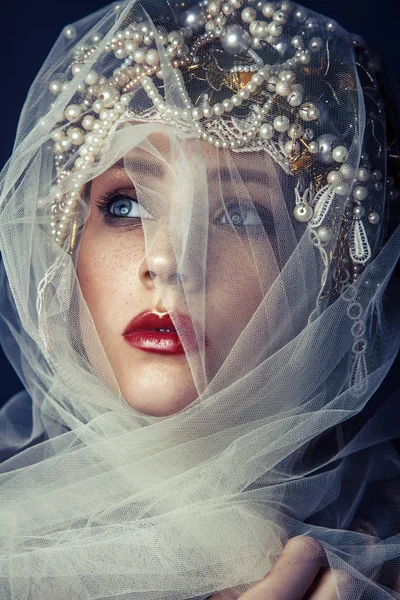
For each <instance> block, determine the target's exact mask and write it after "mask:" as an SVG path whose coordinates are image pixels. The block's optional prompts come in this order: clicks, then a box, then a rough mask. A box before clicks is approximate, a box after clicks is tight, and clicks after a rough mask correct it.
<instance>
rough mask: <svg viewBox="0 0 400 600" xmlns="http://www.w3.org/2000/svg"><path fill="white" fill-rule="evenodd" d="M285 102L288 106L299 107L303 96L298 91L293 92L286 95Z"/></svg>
mask: <svg viewBox="0 0 400 600" xmlns="http://www.w3.org/2000/svg"><path fill="white" fill-rule="evenodd" d="M287 101H288V103H289V104H290V106H300V104H301V103H302V102H303V95H302V94H301V93H300V92H299V91H297V90H293V91H291V92H290V94H289V95H288V97H287Z"/></svg>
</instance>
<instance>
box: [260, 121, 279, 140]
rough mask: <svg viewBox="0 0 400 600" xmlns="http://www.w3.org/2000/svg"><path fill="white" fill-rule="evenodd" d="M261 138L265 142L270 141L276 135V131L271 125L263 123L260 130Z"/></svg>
mask: <svg viewBox="0 0 400 600" xmlns="http://www.w3.org/2000/svg"><path fill="white" fill-rule="evenodd" d="M258 133H259V136H260V138H261V139H263V140H270V139H271V138H273V137H274V135H275V130H274V128H273V127H272V125H271V124H270V123H263V124H262V125H261V127H260V129H259V130H258Z"/></svg>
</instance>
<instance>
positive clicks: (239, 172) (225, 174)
mask: <svg viewBox="0 0 400 600" xmlns="http://www.w3.org/2000/svg"><path fill="white" fill-rule="evenodd" d="M210 176H211V178H212V179H219V180H220V181H223V182H228V183H229V182H232V183H235V182H238V179H239V181H240V183H250V182H254V183H259V184H261V185H266V186H269V185H270V183H271V177H270V176H269V174H268V173H267V172H266V171H259V170H257V169H239V168H236V169H235V171H233V172H232V171H231V169H229V168H228V167H222V168H220V169H214V170H212V171H211V172H210Z"/></svg>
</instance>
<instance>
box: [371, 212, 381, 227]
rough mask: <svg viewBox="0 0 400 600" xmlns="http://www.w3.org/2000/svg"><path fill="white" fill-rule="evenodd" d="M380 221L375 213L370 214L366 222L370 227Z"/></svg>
mask: <svg viewBox="0 0 400 600" xmlns="http://www.w3.org/2000/svg"><path fill="white" fill-rule="evenodd" d="M380 220H381V217H380V215H379V214H378V213H377V212H372V213H370V214H369V215H368V221H369V222H370V223H371V225H377V224H378V223H379V221H380Z"/></svg>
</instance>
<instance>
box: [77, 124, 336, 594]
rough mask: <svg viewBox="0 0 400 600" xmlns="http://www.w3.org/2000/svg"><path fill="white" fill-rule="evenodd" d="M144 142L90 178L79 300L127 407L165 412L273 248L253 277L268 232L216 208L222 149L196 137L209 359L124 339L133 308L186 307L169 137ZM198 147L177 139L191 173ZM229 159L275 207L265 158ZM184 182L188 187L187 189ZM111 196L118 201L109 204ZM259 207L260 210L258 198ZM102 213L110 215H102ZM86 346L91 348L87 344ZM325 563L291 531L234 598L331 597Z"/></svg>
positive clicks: (251, 299)
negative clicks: (171, 230)
mask: <svg viewBox="0 0 400 600" xmlns="http://www.w3.org/2000/svg"><path fill="white" fill-rule="evenodd" d="M151 144H152V147H153V148H154V152H153V154H151V153H149V148H148V147H146V146H145V147H142V148H140V149H135V150H134V151H132V153H131V155H130V156H131V157H132V161H131V163H132V164H131V168H130V169H129V175H128V174H127V172H126V170H125V169H124V168H123V164H122V165H121V164H120V165H115V166H114V167H112V168H110V169H109V170H108V171H105V172H104V173H103V174H101V175H99V176H98V177H97V178H96V179H94V180H93V182H92V184H91V189H90V213H89V217H88V219H87V222H86V225H85V229H84V233H83V236H82V239H81V244H80V249H79V255H78V263H77V273H78V278H79V282H80V286H81V289H82V293H83V296H84V299H85V301H86V304H87V306H88V308H89V311H90V313H91V316H92V318H93V321H94V324H95V327H96V330H97V333H98V335H99V338H100V341H101V343H102V345H103V348H104V350H105V353H106V356H107V358H108V360H109V362H110V364H111V367H112V369H113V371H114V375H115V378H116V380H117V382H118V386H119V388H120V391H121V394H122V396H123V397H124V399H125V400H126V402H127V403H128V404H130V405H131V406H132V408H134V409H135V410H138V411H140V412H142V413H146V414H150V415H154V416H167V415H171V414H174V413H176V412H178V411H180V410H182V409H183V408H185V407H186V406H188V405H189V404H190V403H191V402H193V400H195V399H196V398H197V397H198V395H199V391H201V388H202V387H203V386H204V384H205V382H209V381H210V380H211V379H212V377H213V376H214V375H215V374H216V372H217V371H218V368H219V367H220V365H221V364H222V363H223V362H224V360H225V358H226V357H227V356H228V355H229V351H230V348H232V346H233V345H234V343H235V341H236V340H237V338H238V337H239V335H240V334H241V332H242V331H243V330H244V329H245V327H246V325H247V324H248V322H249V321H250V319H251V317H252V315H253V314H254V312H255V310H256V309H257V307H258V306H259V304H260V302H261V300H262V298H263V294H264V293H265V290H266V289H268V286H269V285H271V284H272V282H273V280H274V277H275V276H276V274H277V272H278V267H277V264H276V261H275V260H274V259H273V253H272V251H271V252H270V255H271V260H270V267H269V269H264V272H263V274H262V275H261V276H260V272H259V271H258V270H257V269H256V267H255V264H256V262H257V253H258V252H260V258H261V256H264V254H265V251H266V244H267V243H269V242H268V240H267V237H268V236H267V235H266V234H265V231H263V232H261V233H260V231H259V230H260V227H259V226H258V230H257V234H255V233H252V232H253V231H255V229H254V227H255V226H256V225H257V224H256V225H253V223H255V221H254V214H253V213H252V212H248V213H247V216H246V218H247V219H249V220H248V221H247V222H248V223H250V225H249V227H248V230H250V231H251V235H250V236H248V235H246V236H243V234H242V233H241V231H240V228H239V227H237V228H236V229H235V228H234V227H232V223H229V222H228V221H229V219H231V218H232V217H233V214H234V212H231V213H229V210H230V209H229V206H228V215H229V216H228V221H227V219H226V216H224V215H226V214H227V213H226V208H227V206H225V209H224V207H221V202H220V194H219V193H216V192H213V190H218V189H220V188H221V186H222V187H224V189H223V195H224V197H225V196H232V190H230V189H229V186H230V185H231V184H230V183H229V182H225V183H221V179H220V178H217V175H216V174H213V169H214V170H215V166H216V165H218V168H219V169H220V171H221V170H223V169H224V168H226V167H227V166H229V164H230V160H231V159H230V157H229V156H225V158H224V155H223V153H221V152H220V154H219V155H218V156H216V150H215V149H210V147H209V146H208V145H206V144H204V146H203V143H201V152H202V156H203V159H204V163H205V168H206V171H207V178H208V179H209V189H210V190H211V192H210V195H209V208H208V209H207V210H208V212H209V219H210V221H209V231H208V236H209V248H208V253H209V256H208V257H207V260H212V265H213V269H206V274H207V277H206V281H205V284H204V288H203V290H204V289H205V291H206V297H207V302H206V310H205V329H206V335H207V339H208V342H209V347H210V355H211V356H212V359H209V360H208V359H207V360H205V362H204V363H203V364H202V363H201V361H200V360H197V361H196V360H195V359H194V360H192V361H191V363H190V364H189V361H188V359H187V357H186V354H181V355H174V356H165V355H161V354H156V353H148V352H144V351H142V350H139V349H137V348H132V347H131V346H129V345H128V344H127V343H126V342H125V341H124V339H123V338H122V332H123V330H124V328H125V327H126V325H127V323H128V322H129V321H130V320H131V319H132V318H133V317H135V316H136V315H138V314H140V313H142V312H143V311H147V310H152V311H154V312H158V313H160V314H163V313H165V312H167V307H168V309H169V311H170V312H171V310H172V316H173V310H174V307H175V306H178V307H179V311H180V312H187V310H185V309H187V307H186V304H185V300H184V299H182V294H181V295H179V294H180V293H181V292H179V288H178V286H177V285H176V279H177V278H176V274H177V265H176V256H175V253H174V251H173V249H172V242H171V239H170V237H169V236H168V235H166V230H167V228H166V226H165V222H166V218H167V217H166V215H168V219H170V218H171V217H170V214H171V212H170V205H167V204H165V203H166V202H171V198H173V197H174V194H175V192H176V190H177V187H176V180H175V178H174V175H173V170H172V171H171V169H168V168H165V163H163V161H160V160H158V159H157V152H161V151H162V152H163V153H164V155H165V154H169V155H170V156H172V154H173V152H172V148H171V146H170V145H169V142H168V139H166V138H165V137H164V136H163V135H161V134H160V135H156V136H152V138H151ZM196 149H197V150H196V152H197V154H196V152H195V151H193V163H191V156H192V154H191V146H190V144H186V145H185V146H184V151H185V157H186V158H187V159H188V165H189V170H190V172H191V173H192V174H193V173H197V170H196V168H195V166H196V160H197V161H198V146H196ZM174 151H175V152H176V149H174ZM227 152H228V151H225V153H227ZM228 154H229V153H228ZM178 159H179V157H178ZM143 162H146V164H150V165H152V168H151V171H150V172H147V173H143V169H141V166H140V165H142V164H143ZM234 162H235V166H236V167H237V168H238V169H239V171H241V172H244V171H246V172H247V173H248V177H249V183H248V186H247V189H248V193H249V197H248V200H250V204H252V202H254V203H257V206H261V205H264V207H265V209H266V210H268V211H273V210H274V208H273V199H271V198H273V196H274V195H273V194H269V195H268V194H267V195H266V194H265V186H266V182H265V180H264V181H263V182H262V183H260V182H258V183H257V176H256V175H257V172H258V171H260V170H262V169H264V170H265V169H266V168H268V167H266V163H265V157H260V158H259V159H258V158H257V157H252V159H251V163H249V162H248V158H247V157H246V156H243V155H236V156H235V157H234ZM126 164H128V163H126ZM171 173H172V175H171ZM216 173H217V171H216ZM253 175H254V177H253ZM274 176H275V178H276V174H275V171H274V168H273V167H271V172H270V174H269V177H270V178H273V177H274ZM132 179H134V183H135V186H134V185H133V182H132ZM252 179H253V180H254V181H253V180H252ZM258 179H260V178H258ZM193 182H194V185H195V184H196V176H193ZM149 190H150V191H151V193H149ZM189 190H190V187H188V191H187V192H186V193H189ZM110 194H115V196H114V197H112V198H111V202H114V204H112V203H110V200H108V204H107V206H106V208H104V207H105V203H104V201H103V204H102V205H101V206H102V207H103V208H102V209H101V208H100V199H101V198H102V197H103V198H104V195H108V196H109V195H110ZM137 197H138V198H139V200H141V199H142V198H143V204H144V205H145V209H142V213H141V214H142V220H143V222H145V223H146V224H147V226H148V230H146V233H148V237H147V239H146V236H145V233H144V230H143V226H142V222H141V219H140V217H139V216H138V213H137V207H138V205H137V201H136V198H137ZM152 197H155V198H157V199H158V202H159V204H158V205H157V206H154V205H151V200H150V199H151V198H152ZM124 199H125V200H124ZM118 201H119V204H115V203H116V202H118ZM124 202H125V204H124ZM163 202H164V205H163ZM120 206H125V207H128V208H129V210H130V211H131V212H130V213H129V214H131V215H136V216H131V217H129V216H126V217H121V216H119V217H118V219H115V213H112V212H111V216H110V211H113V210H114V211H115V210H117V209H116V207H117V208H118V207H120ZM110 207H111V208H110ZM135 210H136V212H135ZM260 210H261V212H262V206H261V209H260ZM106 211H107V214H108V217H106V218H105V215H106ZM149 215H150V216H149ZM252 219H253V220H252ZM267 220H268V219H267ZM252 228H253V229H252ZM145 229H146V225H145ZM149 241H150V244H149ZM149 246H150V247H149ZM270 249H271V247H269V250H270ZM232 257H234V259H232ZM208 264H209V263H208V262H207V265H208ZM243 274H245V277H243ZM239 275H240V276H239ZM172 282H175V284H174V285H173V284H172ZM193 289H194V288H193ZM160 292H161V293H160ZM191 293H192V295H191V296H190V301H191V306H193V305H194V306H196V304H195V303H196V296H195V291H193V292H191ZM161 296H162V297H161ZM171 307H172V308H171ZM232 315H234V316H235V318H234V319H232ZM88 354H89V356H90V348H88ZM324 567H325V565H324V554H323V552H322V550H321V547H320V546H319V544H318V543H317V542H315V540H313V539H312V538H307V537H298V538H293V539H292V540H290V541H289V542H288V544H287V545H286V547H285V548H284V550H283V552H282V554H281V556H280V557H279V559H278V560H277V562H276V563H275V566H274V567H273V569H272V570H271V571H270V572H269V573H268V575H267V576H266V577H265V578H264V579H263V580H261V581H260V582H259V583H257V584H256V585H255V586H253V587H252V588H251V589H249V590H248V591H247V592H246V593H244V594H243V595H242V596H240V600H301V599H302V598H305V597H306V598H309V599H311V600H334V599H336V598H337V596H336V591H335V582H334V577H333V575H332V572H331V571H329V570H328V569H326V568H324ZM306 594H307V595H306ZM223 598H224V595H223V593H218V594H214V595H213V596H212V600H222V599H223Z"/></svg>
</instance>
